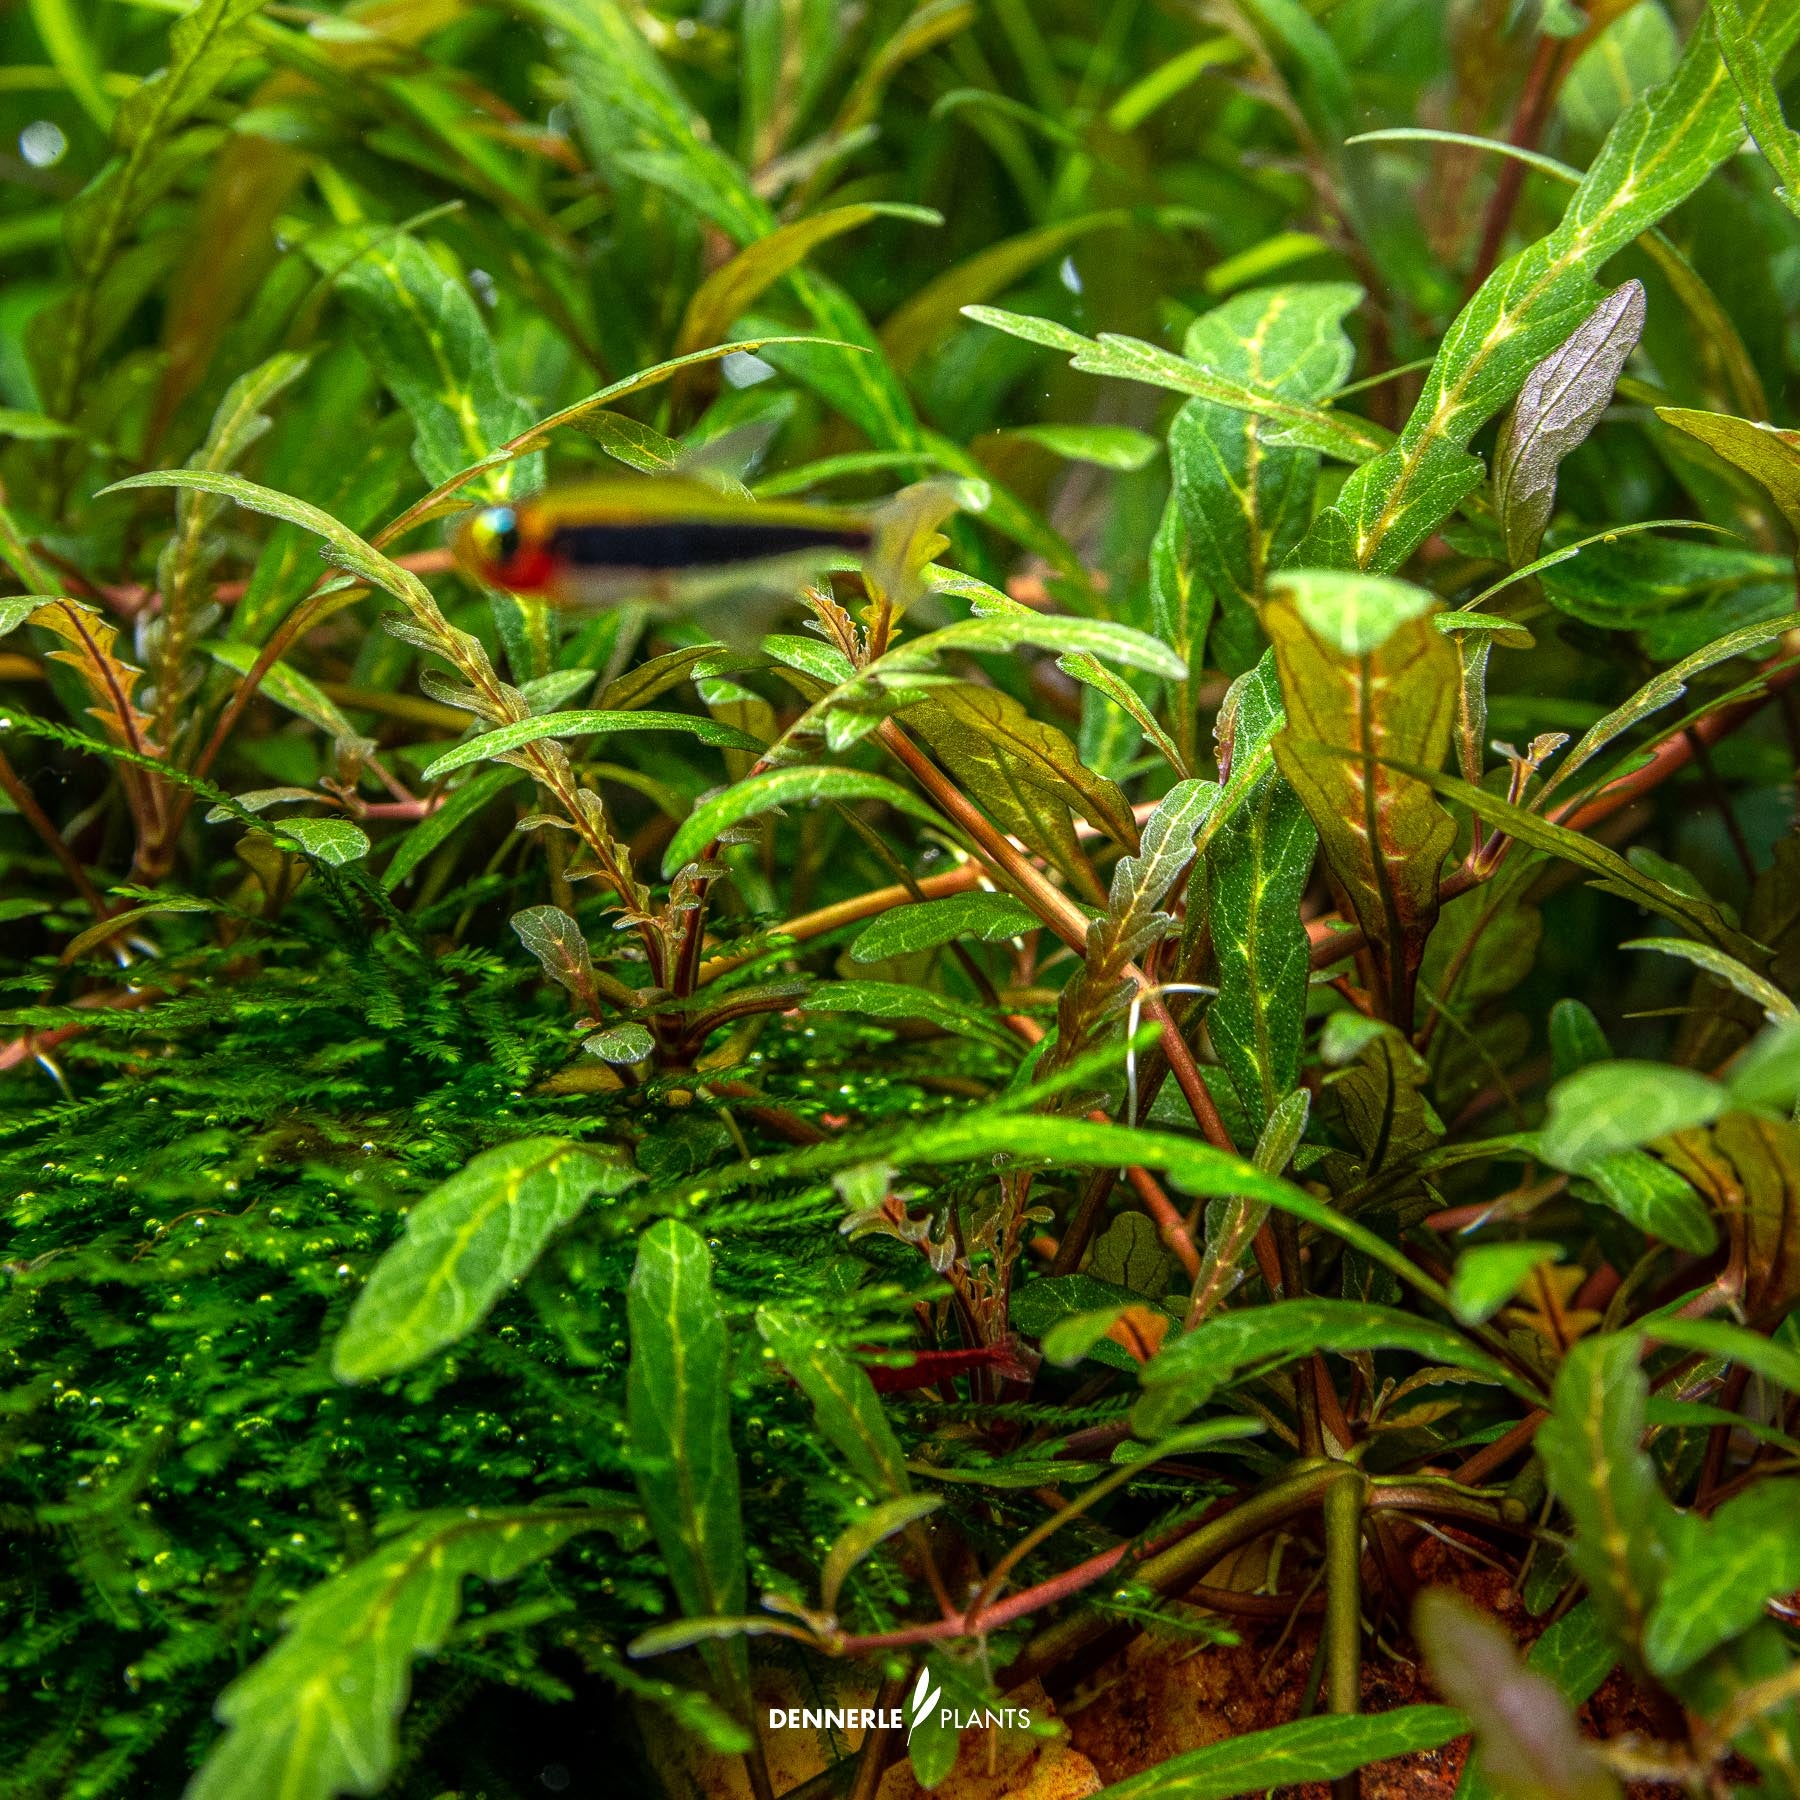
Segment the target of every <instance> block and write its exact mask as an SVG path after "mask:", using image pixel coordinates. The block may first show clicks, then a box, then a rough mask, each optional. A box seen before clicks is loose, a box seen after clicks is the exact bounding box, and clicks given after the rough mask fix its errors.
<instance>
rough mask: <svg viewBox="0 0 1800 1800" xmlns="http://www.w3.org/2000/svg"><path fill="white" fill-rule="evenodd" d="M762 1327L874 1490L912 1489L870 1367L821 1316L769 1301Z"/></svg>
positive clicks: (885, 1495)
mask: <svg viewBox="0 0 1800 1800" xmlns="http://www.w3.org/2000/svg"><path fill="white" fill-rule="evenodd" d="M756 1329H757V1330H758V1331H759V1332H760V1333H761V1334H762V1338H763V1342H764V1343H766V1344H767V1345H768V1346H769V1348H770V1349H771V1350H773V1351H774V1352H775V1357H776V1360H777V1361H778V1362H779V1363H780V1364H781V1366H782V1367H783V1368H784V1369H786V1370H787V1372H788V1374H789V1375H791V1376H792V1377H793V1378H794V1380H795V1381H796V1382H797V1383H798V1384H799V1387H800V1390H801V1392H802V1393H804V1394H805V1395H806V1397H807V1399H808V1400H810V1401H811V1402H812V1406H813V1418H814V1420H815V1422H816V1423H817V1425H818V1427H819V1430H820V1431H821V1432H822V1433H823V1434H824V1436H825V1438H826V1441H827V1442H829V1443H830V1444H831V1446H832V1448H833V1449H835V1450H836V1451H837V1453H838V1454H839V1455H840V1456H841V1457H843V1459H844V1461H845V1462H847V1463H848V1464H849V1465H850V1468H851V1471H852V1472H853V1473H854V1474H855V1476H856V1478H857V1479H858V1480H859V1481H861V1482H862V1483H863V1485H864V1486H865V1487H866V1488H867V1489H868V1490H869V1492H870V1493H871V1494H872V1495H874V1496H875V1497H876V1498H878V1499H898V1498H900V1497H901V1496H903V1495H906V1494H909V1493H911V1491H912V1482H911V1480H910V1479H909V1477H908V1476H907V1473H906V1453H905V1452H904V1451H903V1450H902V1449H901V1448H900V1440H899V1439H898V1438H897V1437H895V1436H894V1428H893V1427H892V1426H891V1425H890V1424H889V1423H888V1421H887V1415H886V1414H885V1413H884V1412H883V1411H882V1410H881V1396H880V1395H879V1394H877V1393H876V1391H875V1384H874V1383H873V1382H872V1381H871V1380H870V1379H869V1376H868V1371H867V1370H865V1369H863V1368H862V1367H861V1366H860V1365H859V1364H857V1363H854V1362H852V1361H851V1360H850V1358H849V1357H848V1356H846V1355H845V1354H844V1352H843V1351H842V1350H841V1349H839V1348H838V1346H837V1345H836V1344H834V1343H833V1342H832V1341H831V1339H830V1337H829V1336H828V1335H827V1334H826V1331H825V1328H824V1326H823V1324H822V1323H820V1322H818V1321H815V1320H808V1319H803V1318H801V1317H799V1316H798V1315H797V1314H795V1313H790V1312H783V1311H781V1310H779V1309H777V1308H774V1307H766V1306H765V1307H762V1308H759V1309H758V1311H757V1314H756Z"/></svg>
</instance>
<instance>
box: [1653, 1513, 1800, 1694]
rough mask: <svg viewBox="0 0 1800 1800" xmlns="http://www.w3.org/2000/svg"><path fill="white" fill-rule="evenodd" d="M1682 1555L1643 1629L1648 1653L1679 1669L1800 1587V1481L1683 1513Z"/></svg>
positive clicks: (1658, 1665) (1659, 1663) (1660, 1668)
mask: <svg viewBox="0 0 1800 1800" xmlns="http://www.w3.org/2000/svg"><path fill="white" fill-rule="evenodd" d="M1676 1545H1677V1548H1676V1554H1675V1555H1674V1557H1673V1558H1672V1559H1671V1562H1670V1567H1669V1573H1668V1578H1667V1580H1666V1581H1665V1582H1664V1583H1663V1590H1662V1593H1661V1594H1660V1595H1659V1596H1658V1598H1657V1602H1656V1606H1655V1609H1654V1610H1653V1611H1652V1613H1651V1614H1650V1622H1649V1625H1648V1626H1647V1628H1646V1630H1645V1632H1644V1655H1645V1657H1646V1658H1647V1659H1648V1661H1649V1663H1650V1667H1651V1668H1652V1669H1653V1670H1654V1671H1655V1672H1656V1673H1657V1674H1658V1675H1662V1676H1670V1675H1679V1674H1681V1673H1682V1672H1683V1671H1684V1670H1686V1669H1691V1668H1692V1667H1693V1666H1694V1664H1695V1663H1697V1662H1698V1661H1699V1660H1700V1658H1701V1657H1703V1656H1705V1655H1706V1654H1707V1653H1708V1652H1709V1651H1712V1650H1716V1649H1717V1648H1718V1646H1719V1645H1720V1644H1722V1643H1724V1642H1725V1641H1726V1640H1727V1639H1729V1638H1734V1637H1736V1636H1737V1635H1738V1633H1739V1632H1742V1631H1747V1630H1748V1629H1749V1628H1750V1627H1751V1626H1752V1625H1754V1624H1755V1623H1756V1621H1757V1620H1758V1619H1760V1618H1761V1617H1762V1610H1763V1603H1764V1602H1765V1601H1767V1600H1770V1599H1773V1598H1774V1597H1775V1596H1776V1595H1778V1594H1791V1593H1792V1592H1793V1591H1794V1589H1795V1588H1796V1587H1800V1486H1797V1485H1795V1484H1792V1483H1790V1482H1787V1481H1781V1480H1773V1481H1770V1480H1764V1481H1760V1482H1758V1483H1757V1484H1756V1485H1755V1486H1754V1487H1752V1488H1750V1489H1749V1490H1748V1491H1747V1492H1745V1493H1742V1494H1737V1495H1734V1496H1733V1497H1732V1498H1731V1499H1729V1500H1727V1501H1726V1502H1725V1504H1724V1505H1723V1506H1721V1507H1720V1508H1719V1509H1718V1511H1717V1512H1715V1513H1714V1514H1713V1515H1712V1516H1711V1517H1710V1518H1702V1517H1700V1516H1699V1515H1698V1514H1697V1513H1689V1514H1686V1515H1685V1516H1684V1517H1683V1519H1682V1529H1681V1533H1680V1536H1679V1537H1678V1538H1677V1540H1676Z"/></svg>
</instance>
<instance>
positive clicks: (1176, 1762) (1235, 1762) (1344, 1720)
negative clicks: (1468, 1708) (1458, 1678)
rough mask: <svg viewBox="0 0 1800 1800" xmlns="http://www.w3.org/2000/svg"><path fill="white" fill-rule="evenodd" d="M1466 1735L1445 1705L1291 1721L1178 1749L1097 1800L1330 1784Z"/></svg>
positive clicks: (1208, 1796)
mask: <svg viewBox="0 0 1800 1800" xmlns="http://www.w3.org/2000/svg"><path fill="white" fill-rule="evenodd" d="M1468 1729H1469V1721H1468V1720H1467V1719H1466V1718H1465V1717H1464V1716H1463V1715H1462V1714H1461V1713H1460V1712H1457V1711H1456V1710H1454V1709H1453V1708H1452V1707H1448V1706H1398V1707H1395V1708H1394V1709H1393V1710H1392V1711H1391V1712H1384V1713H1366V1714H1362V1715H1360V1716H1341V1717H1339V1716H1330V1715H1324V1716H1320V1717H1318V1718H1312V1719H1296V1720H1294V1721H1293V1722H1292V1723H1291V1724H1288V1725H1274V1726H1271V1727H1270V1728H1269V1729H1268V1730H1267V1731H1247V1732H1243V1733H1241V1734H1240V1735H1238V1736H1236V1737H1227V1738H1223V1739H1221V1740H1220V1741H1219V1742H1218V1743H1216V1744H1206V1745H1203V1746H1202V1747H1201V1748H1200V1749H1198V1750H1184V1751H1182V1752H1181V1753H1180V1754H1179V1755H1178V1756H1171V1757H1170V1758H1169V1759H1168V1761H1166V1762H1163V1763H1159V1764H1157V1766H1156V1767H1155V1768H1154V1769H1146V1770H1145V1771H1144V1772H1143V1774H1141V1775H1131V1776H1127V1777H1126V1779H1125V1780H1123V1781H1116V1782H1114V1783H1113V1785H1112V1786H1111V1787H1107V1788H1102V1789H1101V1790H1100V1792H1099V1793H1098V1794H1097V1795H1096V1796H1095V1800H1230V1796H1232V1795H1234V1794H1262V1793H1267V1792H1269V1791H1270V1790H1272V1789H1286V1788H1290V1787H1295V1786H1298V1785H1299V1784H1300V1783H1303V1782H1325V1781H1335V1780H1337V1779H1338V1777H1340V1776H1343V1775H1349V1774H1352V1773H1353V1772H1354V1771H1356V1770H1357V1769H1360V1768H1361V1767H1362V1766H1363V1765H1364V1764H1365V1763H1372V1762H1382V1761H1385V1760H1386V1759H1387V1758H1389V1757H1394V1756H1409V1755H1411V1754H1412V1753H1413V1752H1414V1751H1416V1750H1435V1749H1437V1748H1438V1746H1439V1745H1441V1744H1447V1743H1449V1742H1450V1740H1451V1739H1452V1738H1456V1737H1461V1736H1462V1735H1463V1734H1464V1733H1465V1732H1466V1731H1467V1730H1468Z"/></svg>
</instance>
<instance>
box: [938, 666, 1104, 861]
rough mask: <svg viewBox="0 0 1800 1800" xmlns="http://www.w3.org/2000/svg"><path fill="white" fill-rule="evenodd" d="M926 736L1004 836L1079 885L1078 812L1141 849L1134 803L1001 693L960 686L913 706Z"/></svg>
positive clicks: (1057, 733) (1048, 727) (1052, 730)
mask: <svg viewBox="0 0 1800 1800" xmlns="http://www.w3.org/2000/svg"><path fill="white" fill-rule="evenodd" d="M906 725H907V729H908V730H909V731H911V732H914V733H916V734H917V735H918V736H919V737H922V738H923V739H924V740H925V742H926V743H927V744H929V745H930V746H931V749H932V752H933V754H934V755H935V756H936V757H937V759H938V760H939V761H940V762H941V763H943V765H944V766H945V768H947V769H948V770H949V771H950V773H951V774H952V775H954V776H955V777H956V779H957V781H958V782H959V783H960V784H961V785H962V786H963V787H964V788H966V789H967V790H968V793H969V796H970V798H971V799H973V800H975V801H976V802H977V803H978V804H979V805H980V806H981V807H982V809H983V810H984V811H985V812H986V813H987V814H988V816H989V817H990V818H992V819H993V821H994V822H995V824H997V825H998V826H999V827H1000V828H1001V829H1002V830H1003V831H1005V832H1007V833H1009V834H1010V835H1011V836H1013V837H1016V838H1018V839H1019V841H1020V842H1021V843H1023V844H1025V845H1027V846H1029V848H1031V849H1032V850H1034V851H1036V852H1037V853H1038V854H1039V855H1041V856H1044V857H1047V858H1048V859H1049V860H1050V861H1051V862H1053V863H1054V864H1055V865H1056V866H1057V867H1058V868H1059V869H1062V870H1063V871H1065V872H1066V873H1068V874H1070V875H1071V877H1072V878H1075V879H1079V878H1080V876H1079V871H1080V869H1081V863H1082V858H1081V852H1080V848H1079V845H1078V842H1077V839H1076V836H1075V824H1074V820H1073V819H1072V818H1071V817H1070V813H1071V809H1074V810H1076V811H1079V812H1080V813H1081V814H1082V815H1083V817H1085V818H1086V819H1087V820H1088V821H1089V823H1090V824H1093V825H1095V826H1098V827H1099V829H1100V830H1102V831H1104V832H1106V833H1107V835H1108V836H1109V837H1111V838H1112V839H1113V841H1114V842H1115V843H1118V844H1122V845H1123V846H1124V847H1125V848H1126V849H1128V850H1135V849H1136V848H1137V840H1138V832H1137V823H1136V821H1135V820H1134V819H1133V817H1132V812H1131V802H1130V801H1129V800H1127V799H1126V798H1125V795H1124V793H1123V792H1122V791H1121V790H1120V788H1119V787H1118V785H1117V784H1116V783H1114V782H1111V781H1108V780H1107V779H1106V778H1105V777H1104V776H1101V775H1096V774H1095V773H1094V771H1093V770H1092V769H1090V768H1088V767H1087V765H1086V764H1085V763H1083V762H1082V760H1081V757H1080V755H1079V753H1078V752H1077V751H1076V748H1075V746H1074V745H1073V744H1072V743H1071V742H1070V741H1069V739H1068V737H1067V735H1066V734H1065V733H1063V732H1061V731H1059V730H1058V729H1057V728H1056V727H1055V726H1054V725H1049V724H1046V723H1045V722H1044V721H1043V720H1041V719H1037V718H1034V717H1033V716H1032V715H1031V714H1030V713H1028V712H1027V711H1026V710H1025V708H1024V707H1023V706H1022V705H1021V704H1020V703H1019V701H1017V700H1015V699H1014V698H1013V697H1012V695H1011V694H1008V693H1006V692H1004V691H1003V690H1001V689H999V688H990V687H976V686H974V685H973V684H972V683H968V682H958V683H956V684H955V685H954V686H951V687H945V688H937V689H934V690H933V691H932V693H931V695H930V697H929V698H928V699H925V700H923V701H921V702H920V703H919V704H918V705H916V706H911V707H908V708H907V711H906Z"/></svg>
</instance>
